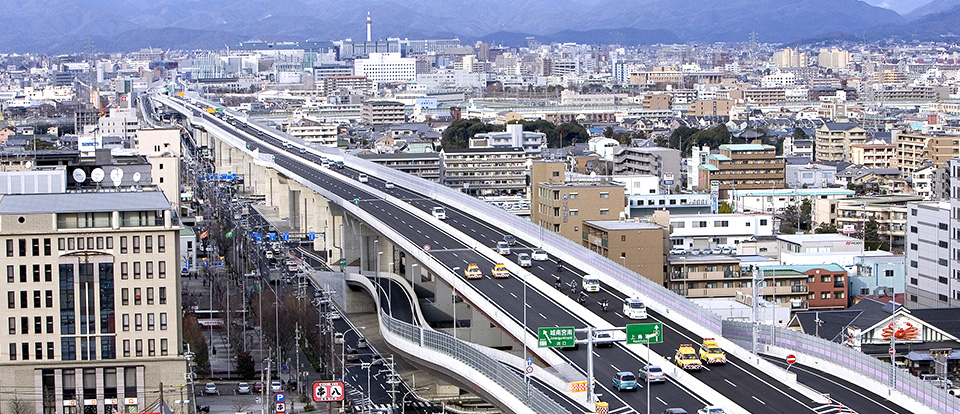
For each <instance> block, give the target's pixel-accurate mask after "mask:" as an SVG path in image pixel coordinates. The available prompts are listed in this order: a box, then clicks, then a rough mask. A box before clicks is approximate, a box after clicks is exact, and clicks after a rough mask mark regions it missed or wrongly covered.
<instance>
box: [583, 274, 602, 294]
mask: <svg viewBox="0 0 960 414" xmlns="http://www.w3.org/2000/svg"><path fill="white" fill-rule="evenodd" d="M583 290H584V291H586V292H599V291H600V279H597V278H596V277H595V276H590V275H583Z"/></svg>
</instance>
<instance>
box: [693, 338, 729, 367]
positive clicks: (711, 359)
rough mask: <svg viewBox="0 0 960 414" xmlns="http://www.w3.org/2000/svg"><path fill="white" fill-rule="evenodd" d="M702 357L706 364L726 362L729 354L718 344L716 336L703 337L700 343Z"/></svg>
mask: <svg viewBox="0 0 960 414" xmlns="http://www.w3.org/2000/svg"><path fill="white" fill-rule="evenodd" d="M700 359H702V360H703V362H704V363H706V364H726V363H727V354H726V353H725V352H723V350H722V349H720V346H718V345H717V340H716V339H714V338H703V343H702V344H700Z"/></svg>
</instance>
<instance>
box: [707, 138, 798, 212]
mask: <svg viewBox="0 0 960 414" xmlns="http://www.w3.org/2000/svg"><path fill="white" fill-rule="evenodd" d="M719 149H720V152H719V153H718V154H710V155H709V156H707V162H706V163H703V164H700V167H699V170H700V181H699V183H700V184H699V189H700V190H710V187H711V182H712V181H717V182H718V183H719V185H720V199H721V200H722V199H726V198H727V193H728V192H729V191H730V190H736V189H740V190H752V189H773V188H786V184H785V170H784V160H783V159H782V158H777V150H776V148H775V147H773V146H772V145H763V144H727V145H721V146H720V148H719Z"/></svg>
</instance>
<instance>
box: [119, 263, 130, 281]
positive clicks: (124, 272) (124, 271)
mask: <svg viewBox="0 0 960 414" xmlns="http://www.w3.org/2000/svg"><path fill="white" fill-rule="evenodd" d="M120 278H121V279H128V278H130V267H129V264H128V263H127V262H120Z"/></svg>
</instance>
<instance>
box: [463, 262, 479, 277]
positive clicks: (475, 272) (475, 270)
mask: <svg viewBox="0 0 960 414" xmlns="http://www.w3.org/2000/svg"><path fill="white" fill-rule="evenodd" d="M463 276H465V277H466V278H467V279H483V273H482V272H481V271H480V266H477V264H476V263H470V264H469V265H467V270H464V271H463Z"/></svg>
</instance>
